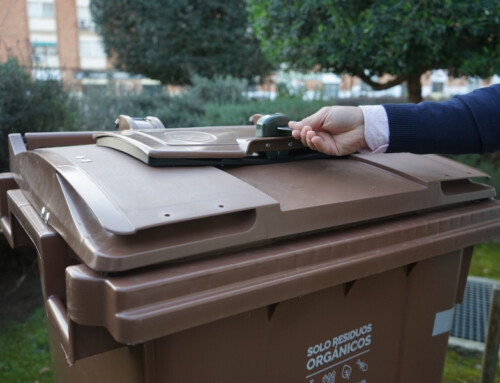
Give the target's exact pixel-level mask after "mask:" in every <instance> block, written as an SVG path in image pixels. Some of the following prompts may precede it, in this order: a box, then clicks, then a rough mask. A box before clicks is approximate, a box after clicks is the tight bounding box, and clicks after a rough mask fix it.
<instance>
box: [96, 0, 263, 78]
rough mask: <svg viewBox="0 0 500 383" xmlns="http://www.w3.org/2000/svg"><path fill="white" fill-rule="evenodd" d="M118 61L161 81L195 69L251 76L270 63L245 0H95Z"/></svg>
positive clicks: (120, 65)
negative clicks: (206, 0)
mask: <svg viewBox="0 0 500 383" xmlns="http://www.w3.org/2000/svg"><path fill="white" fill-rule="evenodd" d="M90 8H91V11H92V15H93V18H94V20H95V22H96V24H97V30H98V32H99V33H100V34H101V35H102V36H103V40H104V45H105V47H106V51H107V53H108V55H110V56H112V57H113V60H114V62H115V64H116V66H117V67H118V68H120V69H123V70H126V71H127V72H130V73H140V74H144V75H146V76H148V77H150V78H154V79H158V80H160V81H162V82H163V83H170V84H187V83H189V82H190V80H191V78H192V76H193V75H200V76H204V77H213V76H214V75H216V74H224V75H232V76H235V77H238V78H251V77H253V76H256V75H264V74H267V73H268V72H269V70H270V69H271V67H270V65H269V63H268V61H267V60H266V59H265V58H264V56H263V54H262V53H261V49H260V46H259V43H258V41H257V40H256V38H255V37H254V35H253V33H252V30H251V29H250V28H249V22H248V20H247V11H246V2H245V0H235V1H230V2H225V1H222V0H216V1H210V2H204V1H201V0H176V1H172V0H158V1H128V0H92V2H91V5H90Z"/></svg>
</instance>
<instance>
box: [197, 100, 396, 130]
mask: <svg viewBox="0 0 500 383" xmlns="http://www.w3.org/2000/svg"><path fill="white" fill-rule="evenodd" d="M380 100H382V99H377V100H374V99H370V98H357V99H339V100H335V104H336V105H360V104H363V105H372V104H374V103H376V102H380ZM382 102H391V103H395V102H401V100H400V99H394V98H385V99H383V101H382ZM328 105H333V103H332V101H321V100H314V101H304V100H301V99H298V98H294V97H287V98H278V99H276V100H274V101H270V100H263V101H247V102H245V103H240V104H224V105H215V104H211V103H208V104H206V105H205V115H204V117H203V120H202V123H203V125H206V126H210V125H244V124H246V123H247V122H248V119H249V117H250V116H251V115H253V114H256V113H260V114H271V113H284V114H286V115H287V116H288V117H290V119H292V120H301V119H303V118H304V117H307V116H309V115H311V114H313V113H315V112H316V111H318V110H319V109H321V108H322V107H323V106H328Z"/></svg>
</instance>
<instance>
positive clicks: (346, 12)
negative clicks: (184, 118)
mask: <svg viewBox="0 0 500 383" xmlns="http://www.w3.org/2000/svg"><path fill="white" fill-rule="evenodd" d="M249 11H250V15H251V20H252V23H253V27H254V29H255V33H256V35H257V37H258V38H259V40H260V41H261V44H262V47H263V49H264V52H265V53H266V55H267V56H268V57H269V58H270V60H272V61H274V62H275V63H281V62H286V63H288V64H289V65H290V67H291V68H295V69H299V70H305V69H311V68H317V67H318V66H319V67H320V68H321V69H322V70H328V71H334V72H336V73H349V74H351V75H355V76H359V77H361V78H362V79H363V80H364V81H365V82H367V83H369V84H370V85H373V86H375V89H377V83H372V76H382V75H384V74H391V75H393V76H396V79H395V80H394V81H393V82H391V83H390V84H388V85H396V84H397V83H401V81H405V80H408V81H411V80H412V79H413V80H415V79H417V80H418V79H419V78H420V75H421V74H422V73H424V72H425V71H427V70H431V69H438V68H442V69H448V70H450V72H451V74H452V75H476V76H481V77H487V76H490V75H492V74H494V73H496V72H498V71H500V59H499V57H500V55H499V52H500V3H499V2H494V1H490V0H477V1H469V0H454V1H452V0H432V1H428V0H418V1H407V0H400V1H395V0H374V1H367V0H319V1H318V0H306V1H303V0H300V1H299V0H295V1H288V0H249ZM419 88H420V87H419Z"/></svg>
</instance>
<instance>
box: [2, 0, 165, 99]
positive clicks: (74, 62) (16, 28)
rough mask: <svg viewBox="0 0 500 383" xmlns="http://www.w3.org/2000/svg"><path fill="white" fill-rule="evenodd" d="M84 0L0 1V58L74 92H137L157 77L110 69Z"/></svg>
mask: <svg viewBox="0 0 500 383" xmlns="http://www.w3.org/2000/svg"><path fill="white" fill-rule="evenodd" d="M89 3H90V0H1V1H0V62H4V61H6V60H7V58H8V57H16V58H17V59H18V61H19V62H20V64H21V65H22V66H24V67H25V68H28V69H31V70H32V73H33V76H34V78H36V79H44V78H56V79H60V80H62V81H63V82H64V84H65V85H66V86H67V87H68V88H70V89H72V90H73V91H75V92H81V91H85V89H86V88H88V87H99V86H100V87H103V86H108V85H109V84H110V82H111V81H112V83H113V84H114V85H116V86H117V87H118V89H119V90H124V91H130V90H136V91H141V90H142V88H143V87H159V86H160V83H159V82H158V81H154V80H150V79H146V78H143V77H141V76H134V75H129V74H127V73H123V72H118V71H114V70H113V68H112V65H111V63H110V61H109V60H108V59H107V57H106V53H105V52H104V47H103V43H102V38H101V36H99V35H98V34H97V33H96V31H95V25H94V23H93V21H92V16H91V13H90V9H89Z"/></svg>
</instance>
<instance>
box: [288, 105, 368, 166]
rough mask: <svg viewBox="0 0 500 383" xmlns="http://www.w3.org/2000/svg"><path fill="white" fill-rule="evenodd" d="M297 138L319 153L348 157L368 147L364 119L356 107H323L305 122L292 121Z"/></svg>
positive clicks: (290, 124) (304, 120)
mask: <svg viewBox="0 0 500 383" xmlns="http://www.w3.org/2000/svg"><path fill="white" fill-rule="evenodd" d="M288 125H289V126H290V128H292V129H293V131H292V135H293V137H294V138H295V139H297V140H301V141H302V143H303V144H304V145H305V146H308V147H309V148H311V149H313V150H317V151H319V152H322V153H325V154H329V155H334V156H345V155H347V154H351V153H355V152H357V151H359V150H362V149H368V145H367V144H366V141H365V121H364V117H363V112H362V111H361V108H359V107H356V106H329V107H323V108H321V109H320V110H318V111H317V112H316V113H314V114H313V115H311V116H309V117H306V118H304V119H303V120H302V121H299V122H296V121H290V122H289V124H288Z"/></svg>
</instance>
